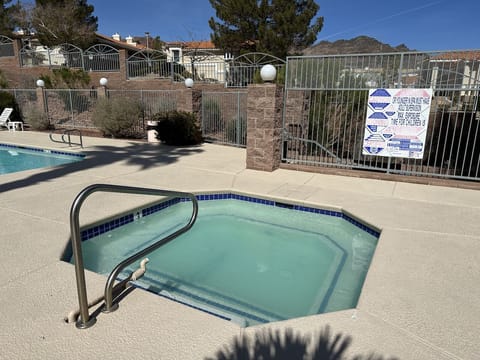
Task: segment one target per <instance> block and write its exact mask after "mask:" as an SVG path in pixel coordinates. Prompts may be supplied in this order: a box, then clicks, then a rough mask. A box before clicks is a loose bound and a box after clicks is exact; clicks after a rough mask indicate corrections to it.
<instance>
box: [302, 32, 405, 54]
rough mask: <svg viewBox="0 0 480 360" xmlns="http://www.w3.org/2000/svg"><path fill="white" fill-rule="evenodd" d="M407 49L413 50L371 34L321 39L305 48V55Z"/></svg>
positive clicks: (385, 51)
mask: <svg viewBox="0 0 480 360" xmlns="http://www.w3.org/2000/svg"><path fill="white" fill-rule="evenodd" d="M406 51H413V50H410V49H409V48H408V47H407V46H406V45H404V44H401V45H398V46H396V47H392V46H390V45H388V44H384V43H382V42H380V41H378V40H377V39H374V38H371V37H369V36H358V37H356V38H353V39H350V40H337V41H334V42H330V41H321V42H319V43H318V44H315V45H313V46H311V47H309V48H307V49H305V50H304V51H303V55H338V54H369V53H390V52H406Z"/></svg>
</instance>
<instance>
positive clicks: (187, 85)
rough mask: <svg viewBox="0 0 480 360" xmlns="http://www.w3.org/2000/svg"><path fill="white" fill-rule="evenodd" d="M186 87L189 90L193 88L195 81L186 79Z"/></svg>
mask: <svg viewBox="0 0 480 360" xmlns="http://www.w3.org/2000/svg"><path fill="white" fill-rule="evenodd" d="M185 86H186V87H187V88H191V87H193V80H192V79H191V78H186V79H185Z"/></svg>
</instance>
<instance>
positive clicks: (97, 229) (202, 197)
mask: <svg viewBox="0 0 480 360" xmlns="http://www.w3.org/2000/svg"><path fill="white" fill-rule="evenodd" d="M0 145H1V144H0ZM195 196H196V198H197V200H198V201H212V200H240V201H247V202H251V203H255V204H262V205H266V206H274V207H281V208H287V209H290V210H293V211H303V212H309V213H314V214H319V215H327V216H334V217H339V218H342V219H344V220H346V221H348V222H349V223H351V224H352V225H354V226H356V227H358V228H359V229H361V230H363V231H365V232H367V233H369V234H370V235H372V236H375V237H376V238H379V237H380V232H379V231H377V230H375V229H373V228H371V227H369V226H368V225H365V224H363V223H361V222H360V221H358V220H356V219H354V218H352V217H351V216H349V215H347V214H345V213H343V212H342V211H336V210H326V209H320V208H314V207H309V206H303V205H297V204H290V203H284V202H281V201H274V200H268V199H262V198H258V197H252V196H247V195H240V194H235V193H214V194H198V195H195ZM186 201H190V200H189V199H187V198H175V199H169V200H166V201H163V202H161V203H158V204H155V205H153V206H150V207H148V208H144V209H142V210H141V214H142V217H143V216H148V215H151V214H154V213H156V212H158V211H161V210H163V209H166V208H168V207H170V206H172V205H175V204H178V203H180V202H186ZM139 213H140V212H135V213H131V214H128V215H125V216H123V217H120V218H118V219H114V220H111V221H109V222H107V223H105V224H101V225H97V226H94V227H92V228H88V229H85V230H83V231H82V232H81V239H82V241H85V240H88V239H90V238H92V237H95V236H98V235H101V234H103V233H106V232H108V231H110V230H113V229H115V228H117V227H120V226H123V225H125V224H128V223H130V222H132V221H134V220H135V218H136V217H138V216H139Z"/></svg>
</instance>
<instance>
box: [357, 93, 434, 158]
mask: <svg viewBox="0 0 480 360" xmlns="http://www.w3.org/2000/svg"><path fill="white" fill-rule="evenodd" d="M431 101H432V89H370V92H369V96H368V109H367V119H366V122H365V136H364V139H363V151H362V153H363V155H378V156H388V157H402V158H413V159H421V158H423V152H424V149H425V139H426V136H427V128H428V116H429V114H430V104H431Z"/></svg>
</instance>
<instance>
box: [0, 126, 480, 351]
mask: <svg viewBox="0 0 480 360" xmlns="http://www.w3.org/2000/svg"><path fill="white" fill-rule="evenodd" d="M0 143H13V144H18V145H30V146H38V147H44V148H51V149H62V150H66V151H69V150H72V151H79V150H81V149H78V148H75V147H74V148H72V149H69V148H68V146H65V145H63V144H56V143H53V142H51V141H50V140H49V138H48V135H47V134H45V133H35V132H8V131H1V132H0ZM84 144H85V148H84V149H83V150H81V151H82V152H83V153H85V154H86V155H87V159H86V160H84V161H82V162H78V163H75V164H71V165H68V166H60V167H56V168H48V169H38V170H28V171H23V172H19V173H13V174H5V175H0V219H1V220H0V223H1V228H0V245H1V249H2V250H1V252H0V270H1V271H0V284H1V285H0V287H1V289H0V309H1V312H2V315H1V321H0V359H134V358H142V359H184V360H185V359H204V358H208V357H210V358H215V355H216V353H217V352H218V351H220V350H222V349H224V348H225V347H228V346H230V347H231V346H233V340H234V339H235V338H238V337H243V336H245V337H253V336H254V334H257V333H258V332H260V331H265V332H266V330H269V329H270V330H277V329H280V330H285V329H291V330H292V331H293V332H294V333H295V334H300V335H302V336H304V337H307V336H313V338H314V339H318V337H319V333H320V331H321V330H322V329H324V327H325V326H326V325H329V326H330V330H331V333H332V334H334V335H337V334H341V335H344V336H349V337H351V340H352V342H351V345H350V346H349V347H348V350H347V353H348V355H349V356H348V358H352V357H353V356H354V355H364V356H366V355H369V354H372V353H375V354H377V355H380V356H383V357H384V358H390V357H396V358H399V359H478V358H480V345H479V340H478V339H479V338H480V321H479V314H480V287H479V286H478V284H479V283H480V261H478V259H479V256H480V235H479V234H480V191H478V190H471V189H459V188H451V187H440V186H429V185H418V184H409V183H402V182H394V181H382V180H369V179H362V178H352V177H340V176H333V175H325V174H315V173H307V172H297V171H290V170H283V169H280V170H277V171H274V172H272V173H267V172H259V171H253V170H247V169H246V168H245V149H239V148H233V147H225V146H218V145H212V144H204V145H201V146H198V147H190V148H172V147H166V146H160V145H158V144H147V143H141V142H134V141H125V140H110V139H102V138H90V137H87V138H84ZM95 183H107V184H118V185H129V186H139V187H155V188H163V189H172V190H182V191H205V190H235V191H240V192H248V193H252V194H261V195H268V196H272V197H276V198H283V199H291V200H296V201H301V202H306V203H309V204H318V205H325V206H337V207H341V208H343V209H345V210H347V211H348V212H350V213H351V214H353V215H355V216H358V217H360V218H363V219H364V220H366V221H368V222H370V223H371V224H373V225H375V226H377V227H379V228H381V229H383V232H382V235H381V237H380V240H379V243H378V246H377V249H376V252H375V256H374V258H373V261H372V264H371V267H370V270H369V273H368V275H367V279H366V281H365V284H364V288H363V291H362V294H361V297H360V300H359V303H358V306H357V308H356V309H352V310H346V311H340V312H335V313H329V314H323V315H316V316H311V317H306V318H299V319H294V320H289V321H284V322H278V323H272V324H268V325H263V326H257V327H251V328H246V329H242V328H240V327H238V326H237V325H236V324H234V323H231V322H228V321H225V320H222V319H220V318H217V317H215V316H211V315H209V314H207V313H204V312H201V311H198V310H195V309H192V308H189V307H187V306H183V305H181V304H178V303H175V302H172V301H170V300H168V299H165V298H162V297H158V296H155V295H152V294H150V293H147V292H145V291H142V290H139V289H135V290H134V291H132V292H131V293H130V294H129V295H128V296H126V297H125V298H124V299H123V300H122V301H121V303H120V308H119V310H118V311H116V312H113V313H111V314H100V315H99V316H98V318H97V323H96V324H95V325H94V326H93V327H91V328H89V329H87V330H78V329H77V328H76V327H75V326H74V325H73V324H67V323H65V322H64V317H65V316H66V315H67V313H68V312H69V311H70V310H72V309H74V308H76V307H77V306H78V300H77V290H76V285H75V272H74V267H73V266H72V265H70V264H67V263H64V262H62V261H60V260H59V259H60V256H61V254H62V252H63V250H64V248H65V246H66V244H67V242H68V241H69V236H70V230H69V211H70V206H71V204H72V201H73V199H74V198H75V196H76V195H77V194H78V193H79V192H80V191H81V190H82V189H83V188H85V187H86V186H88V185H91V184H95ZM147 200H148V201H152V199H151V198H148V199H147ZM145 201H146V199H145V198H144V197H140V196H133V195H120V194H95V195H92V196H91V197H90V198H89V200H88V201H87V202H86V203H85V205H84V206H83V207H82V211H81V222H82V223H90V222H94V221H97V220H100V219H102V218H105V217H107V216H111V215H112V214H115V213H118V212H121V211H123V210H126V209H129V208H132V207H134V206H137V205H139V204H141V203H143V202H145ZM105 281H106V279H105V278H104V277H102V276H100V275H97V274H94V273H91V272H87V291H88V296H89V299H91V298H93V297H96V296H97V295H100V294H102V293H103V289H104V286H105ZM286 291H288V289H286ZM291 358H293V357H291Z"/></svg>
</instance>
